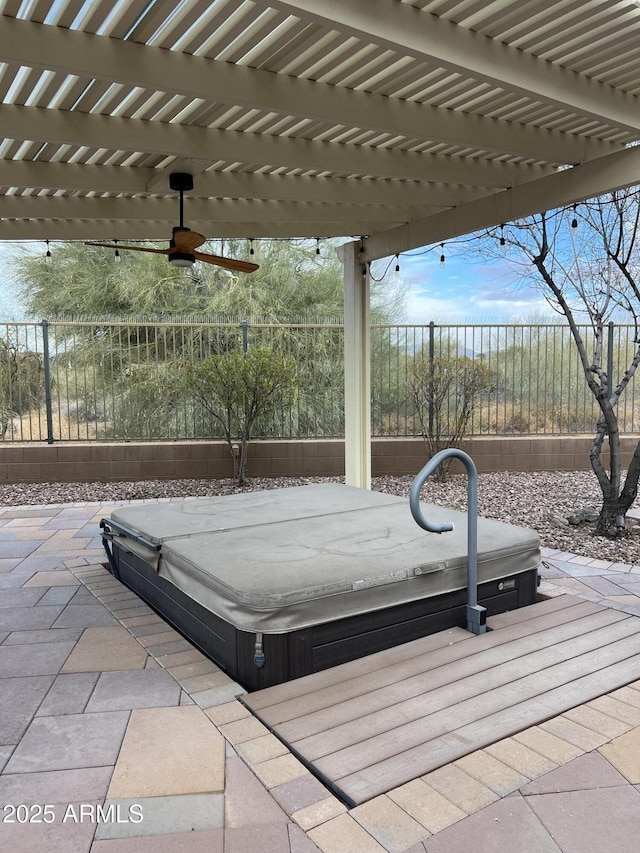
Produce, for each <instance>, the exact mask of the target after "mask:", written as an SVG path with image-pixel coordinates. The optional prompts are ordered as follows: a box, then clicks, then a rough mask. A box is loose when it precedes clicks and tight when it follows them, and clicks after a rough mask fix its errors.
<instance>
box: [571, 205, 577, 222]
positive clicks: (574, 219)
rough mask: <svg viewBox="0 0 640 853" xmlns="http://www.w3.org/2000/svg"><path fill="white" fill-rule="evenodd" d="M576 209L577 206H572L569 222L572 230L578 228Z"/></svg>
mask: <svg viewBox="0 0 640 853" xmlns="http://www.w3.org/2000/svg"><path fill="white" fill-rule="evenodd" d="M577 207H578V205H577V204H574V205H573V219H572V220H571V227H572V228H577V227H578V218H577V216H576V208H577Z"/></svg>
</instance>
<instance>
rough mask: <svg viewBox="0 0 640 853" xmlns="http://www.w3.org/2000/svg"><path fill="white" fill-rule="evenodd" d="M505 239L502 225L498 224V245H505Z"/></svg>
mask: <svg viewBox="0 0 640 853" xmlns="http://www.w3.org/2000/svg"><path fill="white" fill-rule="evenodd" d="M506 244H507V241H506V240H505V239H504V225H501V226H500V245H501V246H506Z"/></svg>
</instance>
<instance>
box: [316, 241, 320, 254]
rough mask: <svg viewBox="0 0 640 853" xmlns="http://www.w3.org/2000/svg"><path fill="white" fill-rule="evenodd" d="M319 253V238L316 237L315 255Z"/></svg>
mask: <svg viewBox="0 0 640 853" xmlns="http://www.w3.org/2000/svg"><path fill="white" fill-rule="evenodd" d="M319 254H320V238H319V237H316V255H319Z"/></svg>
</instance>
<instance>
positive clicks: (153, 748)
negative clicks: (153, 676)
mask: <svg viewBox="0 0 640 853" xmlns="http://www.w3.org/2000/svg"><path fill="white" fill-rule="evenodd" d="M122 713H124V712H122ZM149 768H153V772H152V773H150V772H149ZM223 790H224V740H223V738H222V736H221V735H220V734H219V732H217V731H216V728H215V726H213V724H212V723H211V721H210V720H209V719H208V718H207V717H206V716H205V714H204V713H203V712H202V711H201V710H200V709H199V708H197V707H196V706H194V705H188V706H183V707H178V708H149V709H140V710H134V711H132V712H131V718H130V720H129V725H128V726H127V731H126V735H125V737H124V742H123V744H122V749H121V750H120V754H119V755H118V762H117V764H116V767H115V770H114V773H113V778H112V780H111V785H110V786H109V794H108V795H109V798H110V799H126V798H129V797H162V796H174V795H178V794H199V793H211V792H220V791H223Z"/></svg>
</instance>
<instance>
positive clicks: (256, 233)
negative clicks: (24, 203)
mask: <svg viewBox="0 0 640 853" xmlns="http://www.w3.org/2000/svg"><path fill="white" fill-rule="evenodd" d="M175 224H176V222H175V220H173V221H171V222H169V221H164V220H163V221H152V220H139V221H137V222H127V223H123V222H122V220H119V219H94V220H92V219H88V220H77V219H0V241H7V242H12V243H17V242H20V243H22V242H28V241H30V240H37V241H39V240H100V241H104V240H107V241H111V240H120V241H121V242H124V241H125V240H126V241H131V240H139V241H144V240H161V241H164V242H165V243H166V242H168V241H169V238H170V237H171V227H172V226H173V225H175ZM392 224H393V223H392ZM396 224H397V225H400V223H396ZM189 227H190V228H192V229H193V230H194V231H197V232H198V233H200V234H205V235H206V236H207V238H208V239H211V240H215V239H216V238H222V237H225V238H226V237H235V238H242V239H245V240H246V239H248V237H247V235H250V236H251V237H255V238H256V239H260V238H264V239H267V238H273V239H295V238H297V237H301V238H302V237H308V238H310V239H315V238H316V237H322V238H325V237H326V238H329V237H344V236H345V235H350V236H353V237H357V235H358V234H365V233H366V232H367V229H368V228H370V227H371V222H359V221H357V220H356V221H354V220H351V221H349V222H343V221H341V220H336V221H335V222H277V221H274V222H260V221H258V222H215V223H212V222H210V221H209V220H206V221H204V222H202V221H200V220H197V219H194V220H191V219H190V220H189ZM105 251H106V250H105Z"/></svg>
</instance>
